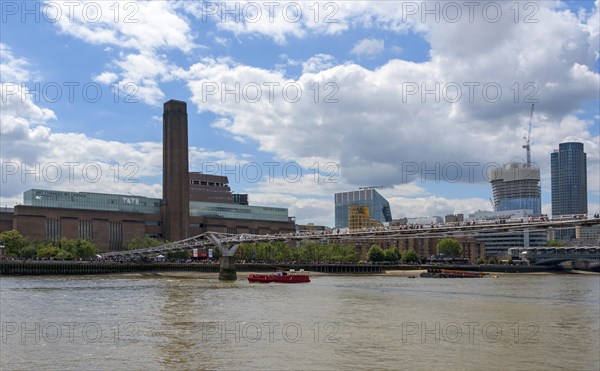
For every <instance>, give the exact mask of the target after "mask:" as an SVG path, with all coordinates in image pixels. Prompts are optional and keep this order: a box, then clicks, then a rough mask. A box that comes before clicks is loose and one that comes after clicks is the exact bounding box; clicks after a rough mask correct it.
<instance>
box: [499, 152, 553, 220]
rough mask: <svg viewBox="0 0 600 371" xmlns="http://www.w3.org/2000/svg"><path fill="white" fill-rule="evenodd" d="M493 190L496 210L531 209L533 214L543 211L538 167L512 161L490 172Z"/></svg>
mask: <svg viewBox="0 0 600 371" xmlns="http://www.w3.org/2000/svg"><path fill="white" fill-rule="evenodd" d="M489 179H490V183H492V192H493V194H494V210H495V211H505V210H522V209H529V210H532V211H533V214H535V215H539V214H541V212H542V202H541V200H542V197H541V188H540V169H539V168H538V167H535V166H532V165H528V164H521V163H515V162H513V163H510V164H507V165H504V166H503V167H501V168H496V169H491V170H490V172H489Z"/></svg>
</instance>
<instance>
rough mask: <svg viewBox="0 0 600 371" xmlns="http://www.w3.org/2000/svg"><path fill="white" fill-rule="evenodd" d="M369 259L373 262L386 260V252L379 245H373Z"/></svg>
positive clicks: (368, 254)
mask: <svg viewBox="0 0 600 371" xmlns="http://www.w3.org/2000/svg"><path fill="white" fill-rule="evenodd" d="M367 259H368V260H369V261H372V262H382V261H385V254H384V252H383V249H382V248H381V247H380V246H379V245H373V246H371V248H370V249H369V252H368V253H367Z"/></svg>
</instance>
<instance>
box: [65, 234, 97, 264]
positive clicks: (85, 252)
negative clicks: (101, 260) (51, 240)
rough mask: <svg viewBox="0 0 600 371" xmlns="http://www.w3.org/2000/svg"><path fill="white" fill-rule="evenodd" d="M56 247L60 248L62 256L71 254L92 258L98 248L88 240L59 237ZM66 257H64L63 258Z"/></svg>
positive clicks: (76, 256) (77, 257)
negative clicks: (62, 252)
mask: <svg viewBox="0 0 600 371" xmlns="http://www.w3.org/2000/svg"><path fill="white" fill-rule="evenodd" d="M58 247H60V248H61V250H63V251H64V252H65V253H68V254H67V255H64V256H71V257H72V258H76V259H79V258H93V257H95V256H96V254H97V253H98V248H97V247H96V245H94V244H93V243H92V242H90V241H88V240H82V239H78V240H69V239H66V238H61V239H60V240H59V241H58ZM65 259H66V258H65Z"/></svg>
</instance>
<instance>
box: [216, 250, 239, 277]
mask: <svg viewBox="0 0 600 371" xmlns="http://www.w3.org/2000/svg"><path fill="white" fill-rule="evenodd" d="M219 262H220V263H221V267H220V269H219V280H220V281H235V280H237V273H236V271H235V265H234V257H233V256H224V255H223V256H221V258H220V259H219Z"/></svg>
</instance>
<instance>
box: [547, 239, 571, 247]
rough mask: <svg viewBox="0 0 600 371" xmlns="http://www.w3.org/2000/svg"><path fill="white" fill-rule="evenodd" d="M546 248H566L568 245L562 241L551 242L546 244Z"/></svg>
mask: <svg viewBox="0 0 600 371" xmlns="http://www.w3.org/2000/svg"><path fill="white" fill-rule="evenodd" d="M546 246H550V247H565V246H567V244H566V243H564V242H562V241H555V240H550V241H548V242H546Z"/></svg>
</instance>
